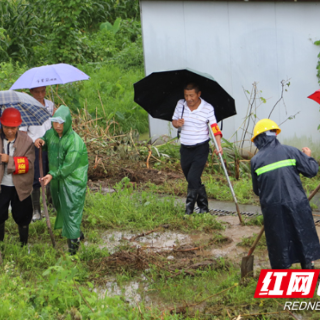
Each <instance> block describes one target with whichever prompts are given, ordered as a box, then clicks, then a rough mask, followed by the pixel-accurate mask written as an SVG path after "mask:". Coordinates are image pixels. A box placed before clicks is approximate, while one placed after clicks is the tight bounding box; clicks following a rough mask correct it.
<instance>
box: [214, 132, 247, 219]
mask: <svg viewBox="0 0 320 320" xmlns="http://www.w3.org/2000/svg"><path fill="white" fill-rule="evenodd" d="M209 132H210V134H211V137H212V140H213V143H214V146H215V147H216V149H217V150H219V147H218V143H217V140H216V138H215V136H214V135H213V134H212V131H211V128H209ZM219 159H220V162H221V165H222V168H223V171H224V174H225V176H226V178H227V181H228V185H229V188H230V191H231V193H232V197H233V201H234V203H235V205H236V210H237V213H238V216H239V220H240V223H241V224H243V221H242V217H241V213H240V208H239V205H238V201H237V198H236V195H235V193H234V190H233V187H232V184H231V181H230V179H229V175H228V171H227V169H226V166H225V165H224V162H223V158H222V155H221V153H220V152H219Z"/></svg>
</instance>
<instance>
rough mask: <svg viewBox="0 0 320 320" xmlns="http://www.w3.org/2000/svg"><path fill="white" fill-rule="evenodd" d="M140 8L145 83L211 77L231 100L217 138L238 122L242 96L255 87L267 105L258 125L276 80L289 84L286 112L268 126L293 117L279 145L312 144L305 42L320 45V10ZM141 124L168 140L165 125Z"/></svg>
mask: <svg viewBox="0 0 320 320" xmlns="http://www.w3.org/2000/svg"><path fill="white" fill-rule="evenodd" d="M140 3H141V13H142V15H141V17H142V28H143V44H144V55H145V70H146V75H148V74H150V73H152V72H154V71H161V70H173V69H183V68H185V67H189V68H193V69H196V70H199V71H202V72H207V73H209V74H211V75H212V76H213V77H214V78H215V79H216V80H217V81H218V82H219V83H220V85H221V86H222V87H224V88H225V90H226V91H227V92H228V93H229V94H231V95H232V96H233V97H234V99H235V100H236V107H237V112H238V114H237V115H236V116H234V117H232V118H229V119H227V120H225V121H224V130H223V133H224V137H225V138H230V137H231V136H232V134H233V133H234V132H235V131H236V129H237V128H238V127H239V126H240V125H241V123H242V122H243V119H244V116H245V114H246V110H247V107H248V102H247V99H246V97H245V94H244V92H243V88H244V89H247V90H249V91H250V90H251V88H252V83H253V82H258V88H259V90H262V93H261V96H262V97H264V98H266V99H267V103H266V104H263V105H262V106H261V107H260V108H259V111H258V113H257V114H258V116H259V118H264V117H268V115H269V112H270V110H271V108H272V106H273V105H274V104H275V103H276V101H277V100H278V98H279V97H280V93H281V84H280V82H281V80H283V79H290V82H291V85H290V87H289V88H288V91H287V92H285V94H284V97H285V104H286V108H285V107H284V106H283V104H280V105H278V107H277V108H276V110H275V112H274V113H273V116H272V119H273V120H274V121H276V122H278V123H281V122H283V121H284V120H285V119H286V118H287V117H288V116H290V115H293V114H295V113H297V112H298V111H300V114H299V115H297V116H296V117H295V119H293V120H289V121H287V122H286V123H284V124H283V125H282V126H281V128H282V133H281V136H279V139H280V140H281V141H284V142H286V143H289V144H291V145H297V146H299V143H301V144H305V143H308V144H309V145H310V144H315V145H317V144H318V142H319V141H320V133H319V132H318V131H317V127H318V125H319V124H320V117H319V105H318V104H317V103H316V102H314V101H312V100H310V99H307V96H308V95H310V94H311V93H313V92H314V91H315V90H317V89H318V88H319V85H318V81H317V77H316V65H317V55H318V53H319V47H317V46H315V45H314V44H313V41H315V40H319V39H320V28H319V27H320V19H319V17H320V2H306V3H301V2H277V3H275V2H232V1H228V2H215V1H213V2H211V1H203V2H199V1H144V0H141V1H140ZM149 121H150V134H151V136H152V137H157V136H159V135H162V134H168V133H169V129H168V128H169V126H171V125H169V123H168V122H166V121H162V120H156V119H152V118H151V117H150V119H149ZM251 130H252V128H251ZM175 132H176V130H173V135H175ZM296 137H298V138H296ZM298 140H299V143H298ZM319 149H320V148H319Z"/></svg>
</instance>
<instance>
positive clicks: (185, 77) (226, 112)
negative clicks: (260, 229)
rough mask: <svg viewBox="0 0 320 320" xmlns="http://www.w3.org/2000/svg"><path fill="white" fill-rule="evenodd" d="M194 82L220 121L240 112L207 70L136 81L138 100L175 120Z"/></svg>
mask: <svg viewBox="0 0 320 320" xmlns="http://www.w3.org/2000/svg"><path fill="white" fill-rule="evenodd" d="M190 82H194V83H196V84H198V85H199V87H200V90H201V97H202V98H203V99H204V100H206V101H207V102H209V103H210V104H211V105H212V106H213V107H214V113H215V116H216V119H217V122H219V121H221V120H223V119H226V118H228V117H231V116H234V115H235V114H237V112H236V107H235V103H234V99H233V98H232V97H231V96H230V95H229V94H228V93H227V92H226V91H225V90H224V89H223V88H222V87H221V86H220V85H219V84H218V82H216V81H215V80H214V79H213V78H212V77H211V76H210V75H209V74H207V73H200V72H198V71H195V70H190V69H182V70H173V71H163V72H153V73H151V74H150V75H149V76H147V77H145V78H144V79H142V80H140V81H139V82H137V83H135V84H134V101H135V102H136V103H138V104H139V105H140V106H141V107H142V108H143V109H145V110H146V111H147V112H148V113H149V114H150V115H151V116H152V117H153V118H157V119H162V120H168V121H172V115H173V112H174V109H175V107H176V105H177V102H178V100H180V99H184V92H183V89H184V87H185V86H186V85H187V84H188V83H190ZM210 132H211V130H210ZM212 140H213V142H214V144H215V147H216V149H218V145H217V141H216V139H215V137H214V136H213V135H212ZM219 158H220V161H221V165H222V167H223V170H224V173H225V175H226V178H227V181H228V184H229V188H230V191H231V193H232V196H233V199H234V202H235V205H236V209H237V213H238V216H239V219H240V223H241V224H242V218H241V214H240V209H239V205H238V202H237V198H236V195H235V193H234V191H233V187H232V184H231V182H230V179H229V176H228V172H227V169H226V167H225V165H224V162H223V159H222V156H221V153H219Z"/></svg>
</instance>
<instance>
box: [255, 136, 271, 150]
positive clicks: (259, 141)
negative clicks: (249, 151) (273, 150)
mask: <svg viewBox="0 0 320 320" xmlns="http://www.w3.org/2000/svg"><path fill="white" fill-rule="evenodd" d="M276 138H277V137H276V136H267V135H266V133H265V132H263V133H261V134H259V135H258V136H257V137H256V138H255V139H254V142H253V143H254V145H255V146H256V147H257V148H258V149H259V150H260V149H262V148H263V147H265V146H267V145H269V144H270V143H271V142H272V141H274V140H275V139H276Z"/></svg>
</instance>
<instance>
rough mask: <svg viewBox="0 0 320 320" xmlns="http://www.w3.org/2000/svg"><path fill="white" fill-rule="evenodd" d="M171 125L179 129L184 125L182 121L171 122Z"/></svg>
mask: <svg viewBox="0 0 320 320" xmlns="http://www.w3.org/2000/svg"><path fill="white" fill-rule="evenodd" d="M172 125H173V126H174V127H175V128H181V127H182V126H183V125H184V119H178V120H172Z"/></svg>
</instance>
